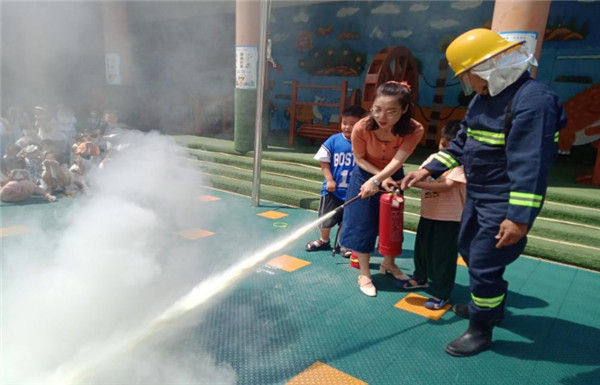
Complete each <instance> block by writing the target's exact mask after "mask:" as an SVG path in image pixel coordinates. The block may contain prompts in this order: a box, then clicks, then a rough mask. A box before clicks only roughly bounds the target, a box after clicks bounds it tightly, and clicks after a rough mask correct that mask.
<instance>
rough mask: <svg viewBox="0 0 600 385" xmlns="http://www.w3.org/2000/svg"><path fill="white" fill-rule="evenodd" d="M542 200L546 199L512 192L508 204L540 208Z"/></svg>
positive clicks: (540, 196)
mask: <svg viewBox="0 0 600 385" xmlns="http://www.w3.org/2000/svg"><path fill="white" fill-rule="evenodd" d="M542 199H544V197H543V196H542V195H536V194H529V193H521V192H515V191H511V192H510V196H509V199H508V204H511V205H515V206H527V207H535V208H540V206H541V205H542Z"/></svg>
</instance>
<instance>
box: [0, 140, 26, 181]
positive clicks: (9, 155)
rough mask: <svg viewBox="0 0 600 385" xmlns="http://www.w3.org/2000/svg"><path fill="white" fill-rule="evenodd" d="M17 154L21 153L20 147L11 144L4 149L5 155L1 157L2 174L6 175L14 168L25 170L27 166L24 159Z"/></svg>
mask: <svg viewBox="0 0 600 385" xmlns="http://www.w3.org/2000/svg"><path fill="white" fill-rule="evenodd" d="M19 152H21V147H19V146H17V145H16V144H11V145H9V146H7V147H6V153H5V154H4V156H3V157H2V166H1V170H2V173H3V174H5V175H8V174H9V173H10V172H11V170H14V169H16V168H22V169H24V168H27V164H26V163H25V159H24V158H23V157H21V156H19Z"/></svg>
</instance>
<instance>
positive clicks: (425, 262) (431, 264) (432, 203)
mask: <svg viewBox="0 0 600 385" xmlns="http://www.w3.org/2000/svg"><path fill="white" fill-rule="evenodd" d="M459 129H460V121H450V122H448V123H447V124H446V126H445V127H444V128H443V129H442V138H441V139H440V144H439V149H440V150H442V149H444V148H448V146H450V141H452V139H454V137H455V136H456V134H457V133H458V131H459ZM432 157H433V155H432V156H430V157H429V158H428V159H427V160H426V161H425V162H424V163H423V165H425V164H427V163H428V162H429V161H430V160H431V158H432ZM421 167H422V166H421ZM465 184H466V179H465V174H464V170H463V167H462V166H459V167H456V168H453V169H451V170H448V171H446V172H445V173H444V174H442V175H441V176H440V177H439V178H438V179H436V180H430V181H427V182H425V181H424V182H419V183H417V184H415V187H418V188H420V189H421V219H420V220H419V224H418V226H417V235H416V239H415V254H414V262H415V272H414V274H413V276H412V279H408V280H404V281H400V282H399V285H400V286H401V287H402V288H403V289H406V290H410V289H417V288H423V287H428V290H427V291H428V292H429V294H430V295H431V296H432V297H431V298H429V299H428V300H427V301H426V302H425V307H426V308H428V309H432V310H439V309H442V307H443V306H444V305H445V304H446V303H447V302H448V300H449V298H450V294H451V293H452V288H453V287H454V279H455V278H456V259H457V256H458V232H459V229H460V218H461V215H462V211H463V209H464V206H465ZM428 280H430V281H431V284H430V285H428V283H427V281H428Z"/></svg>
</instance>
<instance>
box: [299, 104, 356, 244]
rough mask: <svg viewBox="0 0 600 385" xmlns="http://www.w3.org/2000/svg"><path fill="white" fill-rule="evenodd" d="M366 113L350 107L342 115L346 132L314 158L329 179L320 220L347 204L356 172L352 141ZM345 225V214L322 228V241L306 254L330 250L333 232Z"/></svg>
mask: <svg viewBox="0 0 600 385" xmlns="http://www.w3.org/2000/svg"><path fill="white" fill-rule="evenodd" d="M364 115H365V110H364V109H363V108H362V107H360V106H349V107H346V108H345V109H344V111H342V132H340V133H339V134H335V135H332V136H330V137H329V139H327V140H326V141H325V143H323V144H322V145H321V147H320V148H319V151H317V153H316V155H315V156H314V158H315V159H316V160H318V161H319V162H320V163H321V170H323V175H324V176H325V178H324V180H323V187H322V189H321V201H320V202H319V217H322V216H323V215H325V214H327V213H329V212H331V211H332V210H335V209H336V208H338V207H339V206H341V205H342V204H344V202H345V200H346V190H347V189H348V185H349V182H350V171H352V169H353V168H354V155H353V154H352V143H351V142H350V138H351V135H352V129H353V128H354V125H355V124H356V122H358V121H359V120H360V119H362V118H363V117H364ZM341 223H342V212H339V213H338V214H336V215H334V216H333V217H331V218H330V219H328V220H326V221H325V222H323V223H321V225H319V233H320V234H319V235H320V237H319V239H317V240H316V241H313V242H310V243H308V244H307V245H306V251H317V250H329V249H331V242H330V241H329V235H330V233H331V228H332V227H333V226H335V225H336V224H337V225H338V226H339V225H340V224H341Z"/></svg>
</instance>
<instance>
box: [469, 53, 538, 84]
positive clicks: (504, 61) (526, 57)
mask: <svg viewBox="0 0 600 385" xmlns="http://www.w3.org/2000/svg"><path fill="white" fill-rule="evenodd" d="M537 65H538V63H537V60H535V57H534V56H533V55H531V54H528V53H527V51H526V49H525V47H523V46H520V47H519V48H517V49H513V50H510V51H507V52H504V53H501V54H500V55H497V56H494V57H493V58H491V59H489V60H486V61H485V62H483V63H481V64H479V65H478V66H476V67H474V68H473V69H472V70H471V73H473V74H474V75H477V76H479V77H480V78H482V79H483V80H485V81H486V82H487V89H488V92H489V94H490V96H495V95H498V94H499V93H500V92H502V90H504V89H505V88H506V87H508V86H509V85H511V84H512V83H514V82H515V81H516V80H517V79H518V78H519V77H521V75H523V73H524V72H525V71H527V70H528V69H529V67H530V66H537Z"/></svg>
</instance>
